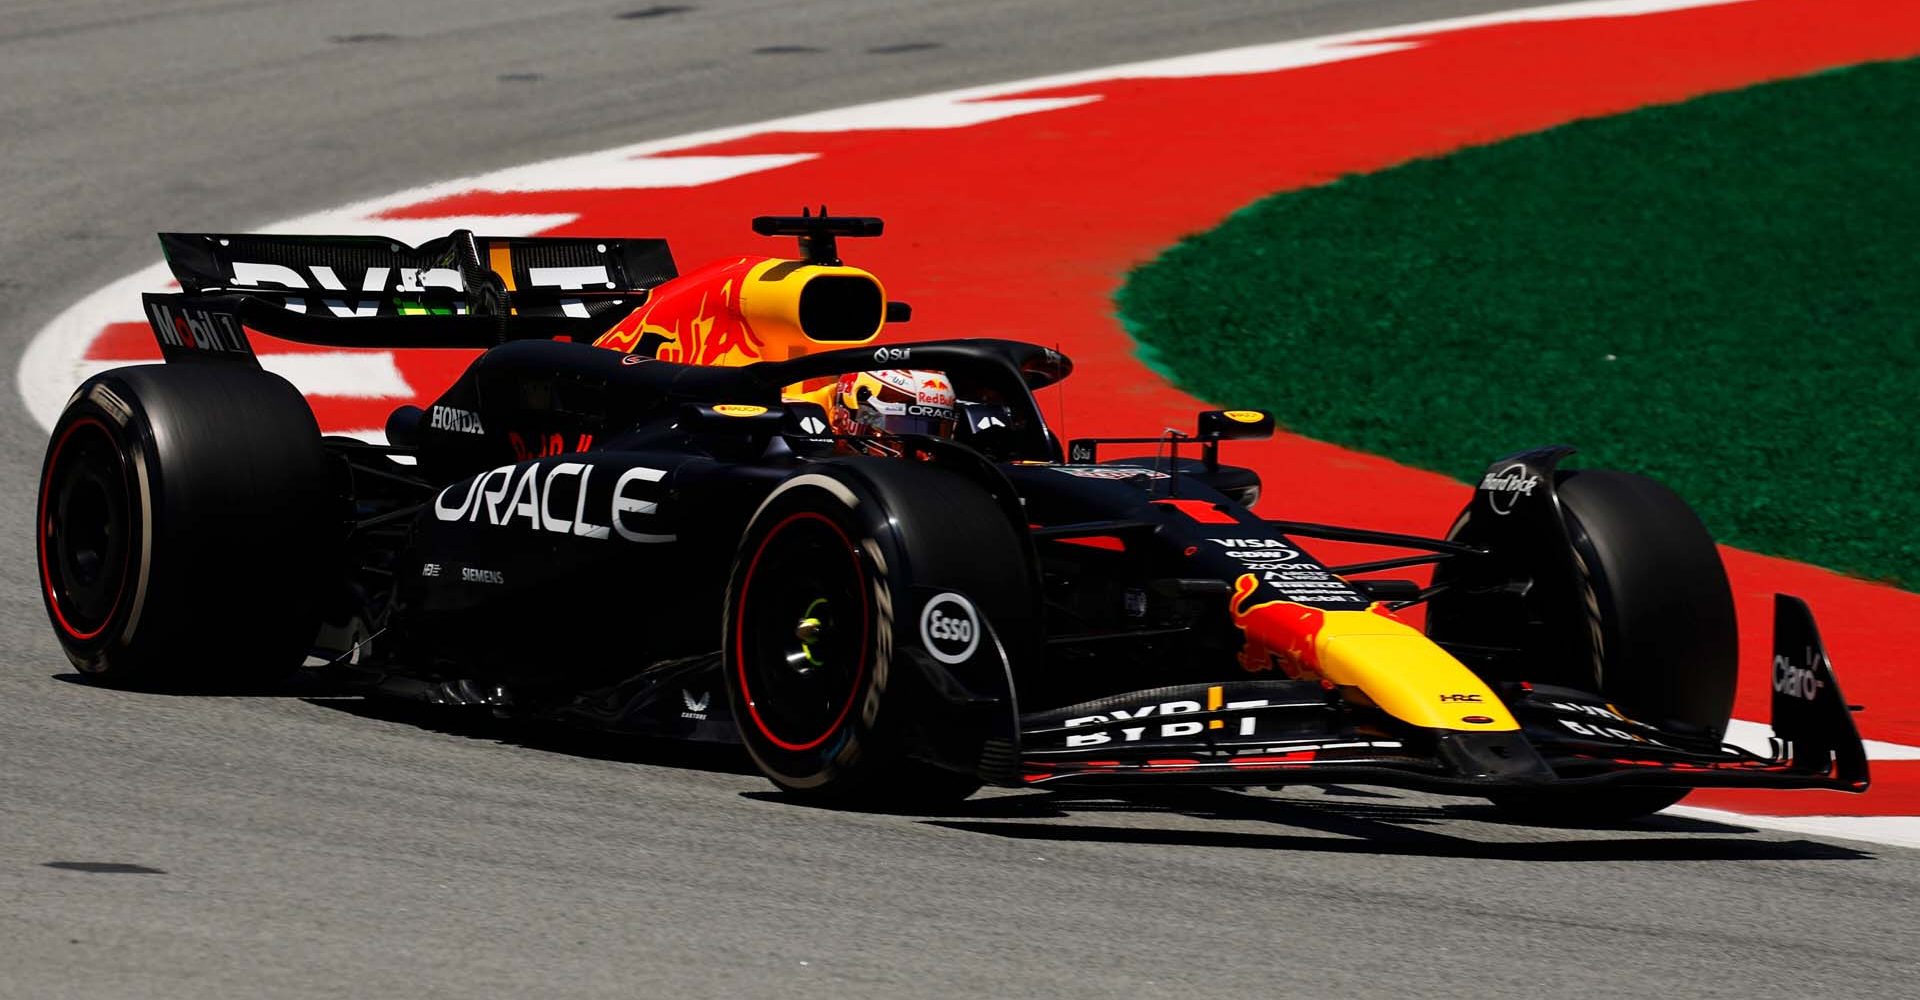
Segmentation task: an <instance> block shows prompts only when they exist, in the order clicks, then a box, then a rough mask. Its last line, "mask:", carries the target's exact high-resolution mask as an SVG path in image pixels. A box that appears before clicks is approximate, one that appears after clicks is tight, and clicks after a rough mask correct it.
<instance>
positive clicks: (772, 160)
mask: <svg viewBox="0 0 1920 1000" xmlns="http://www.w3.org/2000/svg"><path fill="white" fill-rule="evenodd" d="M814 156H815V154H813V153H780V154H770V155H764V156H663V157H657V158H651V159H650V158H648V157H644V156H634V155H631V154H625V155H623V154H622V153H621V152H620V151H618V150H614V151H609V152H601V153H586V154H583V155H580V156H570V157H567V158H566V159H564V160H549V161H547V162H545V163H537V164H534V165H532V166H526V167H508V168H507V169H505V170H496V171H494V172H493V173H490V174H481V175H480V176H478V177H473V178H469V179H467V180H465V181H462V182H460V184H459V185H458V189H457V190H449V191H448V192H447V193H448V194H463V193H465V192H468V191H506V192H525V191H607V190H615V189H619V188H671V187H697V186H699V185H701V184H713V183H717V182H719V181H726V180H732V179H733V178H735V177H744V176H746V175H747V174H757V173H760V172H761V171H764V170H778V169H779V168H781V167H790V166H792V165H794V164H796V163H805V162H806V161H808V160H811V159H813V158H814ZM441 235H443V236H444V235H446V234H445V233H442V234H441Z"/></svg>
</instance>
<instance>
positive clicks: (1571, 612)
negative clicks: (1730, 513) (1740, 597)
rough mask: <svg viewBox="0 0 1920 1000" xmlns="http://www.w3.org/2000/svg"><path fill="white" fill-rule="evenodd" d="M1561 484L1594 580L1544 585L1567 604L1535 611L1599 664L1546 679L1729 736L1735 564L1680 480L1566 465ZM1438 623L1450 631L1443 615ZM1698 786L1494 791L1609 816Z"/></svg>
mask: <svg viewBox="0 0 1920 1000" xmlns="http://www.w3.org/2000/svg"><path fill="white" fill-rule="evenodd" d="M1554 490H1555V493H1556V495H1557V496H1558V497H1559V500H1560V505H1561V510H1562V513H1563V515H1564V517H1565V521H1566V526H1567V536H1568V538H1569V540H1570V541H1571V543H1572V546H1573V552H1574V554H1575V556H1576V557H1577V558H1578V560H1579V563H1580V565H1581V566H1583V567H1584V572H1583V573H1582V577H1583V582H1584V586H1583V587H1577V588H1574V590H1573V591H1571V592H1565V591H1560V590H1555V589H1552V588H1542V589H1541V592H1542V593H1544V594H1548V595H1551V598H1550V599H1551V600H1553V601H1555V602H1557V603H1558V605H1560V606H1555V607H1538V606H1536V607H1533V608H1531V609H1530V611H1531V614H1530V617H1533V618H1534V619H1535V620H1539V621H1543V622H1547V623H1550V625H1551V628H1552V630H1553V631H1556V632H1559V633H1561V634H1562V635H1573V636H1576V637H1578V638H1579V639H1580V640H1581V641H1580V642H1579V643H1576V644H1575V646H1576V647H1577V648H1579V649H1581V650H1583V651H1584V652H1586V653H1589V654H1590V656H1589V657H1588V659H1587V663H1590V664H1591V666H1590V667H1587V666H1585V665H1582V666H1581V667H1580V670H1579V671H1578V672H1577V673H1576V675H1574V676H1567V677H1555V678H1546V679H1548V680H1551V681H1552V682H1554V683H1565V684H1568V685H1570V686H1574V687H1578V688H1581V689H1583V690H1590V691H1595V692H1597V693H1598V694H1601V695H1603V696H1604V697H1606V698H1607V700H1608V701H1610V702H1612V703H1613V704H1614V705H1616V706H1618V707H1619V708H1620V709H1621V710H1622V711H1623V712H1625V713H1626V714H1628V715H1630V716H1633V717H1635V718H1639V719H1643V720H1646V721H1648V722H1652V723H1654V724H1656V725H1660V726H1662V727H1666V728H1677V729H1680V730H1683V731H1687V732H1691V733H1694V734H1696V735H1698V736H1700V737H1702V738H1709V739H1718V738H1720V737H1721V736H1723V735H1724V734H1725V733H1726V730H1727V723H1728V720H1729V718H1730V717H1731V715H1732V711H1733V694H1734V685H1735V682H1736V680H1737V678H1738V669H1739V667H1738V653H1739V637H1738V632H1737V630H1736V628H1735V623H1734V610H1733V591H1732V588H1731V587H1730V586H1729V585H1728V583H1727V572H1726V568H1725V566H1724V565H1722V563H1721V561H1720V552H1719V549H1718V548H1717V547H1716V546H1715V545H1714V542H1713V538H1712V536H1711V535H1709V534H1708V533H1707V529H1706V527H1705V526H1704V525H1702V524H1701V523H1700V518H1699V517H1698V516H1697V515H1695V514H1694V512H1693V510H1692V509H1691V508H1690V507H1688V506H1687V504H1686V502H1685V501H1684V500H1682V499H1680V497H1679V496H1677V495H1675V494H1674V492H1673V491H1672V490H1669V489H1667V488H1666V487H1665V486H1663V485H1661V484H1660V483H1658V482H1656V481H1654V480H1652V479H1648V478H1646V477H1645V476H1637V475H1633V474H1630V473H1625V472H1615V471H1611V470H1604V469H1581V470H1572V471H1562V472H1557V473H1555V476H1554ZM1460 528H1461V525H1456V526H1455V533H1456V534H1458V533H1459V531H1460ZM1436 624H1437V626H1438V628H1439V629H1440V631H1442V632H1444V628H1445V626H1444V619H1443V618H1437V619H1436ZM1436 638H1444V635H1438V634H1437V635H1436ZM1568 659H1572V657H1568ZM1513 679H1525V678H1513ZM1533 679H1534V680H1536V681H1539V680H1542V679H1543V678H1540V677H1534V678H1533ZM1687 792H1688V789H1684V788H1582V789H1568V790H1562V791H1552V792H1545V793H1541V792H1529V793H1515V794H1507V795H1500V796H1495V797H1493V801H1494V803H1495V804H1496V805H1498V806H1500V807H1501V808H1502V809H1503V810H1505V811H1507V812H1508V813H1510V814H1512V815H1514V816H1515V817H1516V818H1521V819H1525V820H1528V821H1532V822H1551V823H1567V824H1576V823H1606V822H1617V821H1621V820H1626V819H1631V818H1634V817H1637V816H1644V815H1647V814H1649V813H1653V812H1658V811H1659V810H1661V809H1664V808H1666V807H1667V806H1670V805H1673V804H1674V803H1676V802H1678V801H1680V800H1681V799H1682V798H1684V797H1686V795H1687Z"/></svg>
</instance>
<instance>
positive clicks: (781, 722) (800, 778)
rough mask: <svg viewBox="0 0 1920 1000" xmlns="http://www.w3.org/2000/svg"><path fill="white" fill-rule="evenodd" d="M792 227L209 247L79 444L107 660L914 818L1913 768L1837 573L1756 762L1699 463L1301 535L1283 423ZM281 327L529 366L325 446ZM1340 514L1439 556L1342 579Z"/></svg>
mask: <svg viewBox="0 0 1920 1000" xmlns="http://www.w3.org/2000/svg"><path fill="white" fill-rule="evenodd" d="M754 228H755V230H756V231H757V232H759V233H761V234H763V235H789V236H797V237H799V240H800V253H799V255H798V256H797V257H795V258H793V259H784V258H779V257H767V256H743V257H733V258H727V259H725V260H722V261H720V262H717V263H715V264H712V265H709V266H707V267H704V268H701V269H698V270H695V271H692V272H690V273H687V274H677V273H676V271H675V268H674V265H673V261H672V257H671V255H670V254H669V252H668V250H667V247H666V245H665V244H664V243H663V242H660V241H657V240H616V239H605V240H595V239H570V238H569V239H558V238H538V239H519V238H515V239H494V238H487V237H480V236H475V235H473V234H472V233H470V232H465V231H462V232H456V233H454V234H452V235H451V236H449V237H447V238H444V239H441V240H435V241H433V242H431V243H429V244H427V245H425V246H421V247H417V248H416V247H408V246H405V245H404V244H400V243H398V242H397V241H392V240H385V239H370V238H358V237H284V236H248V235H201V234H165V235H163V236H162V241H163V244H164V247H165V249H166V252H167V257H168V259H169V262H170V263H171V265H172V268H173V271H174V273H175V275H176V276H177V277H178V278H179V280H180V284H181V287H182V291H180V292H178V293H169V294H151V295H148V296H147V297H146V309H147V313H148V316H149V318H150V320H151V322H152V326H153V329H154V332H155V335H156V337H157V339H158V340H159V343H160V347H161V351H162V354H163V357H164V359H165V363H163V364H158V365H148V366H138V367H129V368H120V369H115V370H112V371H108V372H105V373H102V374H100V375H96V376H94V377H93V378H91V379H88V380H87V381H86V382H85V383H84V384H82V385H81V386H80V387H79V388H78V389H77V390H76V391H75V392H74V394H73V396H72V398H71V400H70V402H69V403H68V405H67V407H66V410H65V411H64V413H63V415H62V416H61V418H60V420H59V422H58V424H57V425H56V426H55V428H54V430H53V433H52V439H51V443H50V445H49V447H48V450H47V455H46V460H45V464H44V466H43V471H42V476H41V485H40V494H39V497H40V499H39V508H38V515H37V522H36V523H37V532H36V533H37V541H38V549H37V551H38V558H39V571H40V576H41V579H42V582H43V585H44V586H43V590H44V596H45V601H46V607H47V612H48V616H49V619H50V620H51V622H52V625H53V628H54V631H55V633H56V635H57V636H58V638H59V641H60V643H61V645H62V646H63V647H64V648H65V651H66V653H67V655H68V656H69V657H70V658H71V660H72V661H73V662H74V663H75V664H76V665H77V666H78V667H79V669H80V670H81V671H83V672H84V673H85V674H86V675H87V676H88V677H90V678H93V679H95V680H97V681H100V682H104V683H112V684H128V685H183V684H193V685H217V684H220V683H230V682H235V681H239V680H251V679H257V678H259V677H263V676H273V675H276V674H279V673H281V672H285V671H289V670H292V669H294V668H296V667H298V666H300V665H301V664H302V663H305V664H307V665H309V666H323V667H324V668H325V669H328V670H332V671H338V672H339V673H341V674H342V675H345V676H347V677H351V678H353V679H355V680H357V681H359V682H362V683H364V684H366V685H368V686H370V687H371V688H373V689H375V690H377V691H380V692H385V693H388V694H394V695H400V696H405V697H410V698H416V699H422V700H426V701H430V702H438V703H447V704H454V705H474V706H484V707H485V708H488V709H490V710H493V711H495V712H498V713H504V714H511V715H516V716H522V717H528V718H536V719H547V720H565V721H569V722H574V723H580V724H584V725H589V726H595V727H601V728H604V729H608V730H612V731H616V732H622V733H635V734H647V735H651V736H664V737H673V738H683V739H688V740H703V741H728V742H731V741H738V742H740V743H742V744H744V745H745V748H746V750H747V751H748V753H749V754H750V755H751V756H752V759H753V760H754V762H755V763H756V764H757V765H758V767H759V768H760V769H761V770H762V771H763V772H764V773H765V774H766V776H767V777H768V778H770V779H771V780H772V781H773V782H774V783H775V784H777V785H778V786H779V787H781V788H782V789H785V790H787V791H788V792H791V793H793V794H795V795H800V796H810V797H815V798H820V799H827V800H833V801H837V802H843V803H849V804H858V805H865V806H877V807H901V806H914V805H919V804H927V803H931V802H937V801H939V800H950V799H955V798H959V797H964V796H966V795H968V794H970V793H971V792H973V791H974V790H975V789H977V788H978V787H980V786H981V785H982V784H983V783H984V784H994V785H1003V786H1014V787H1021V786H1048V787H1053V786H1088V785H1113V786H1122V785H1151V784H1160V783H1180V782H1186V783H1199V784H1206V785H1261V786H1271V785H1282V784H1288V783H1299V782H1314V783H1325V782H1335V781H1338V782H1354V783H1370V784H1380V785H1394V786H1404V787H1413V788H1423V789H1433V790H1439V791H1445V792H1453V793H1463V794H1471V795H1482V796H1486V797H1488V798H1490V799H1492V800H1494V801H1495V802H1496V803H1500V804H1502V805H1503V806H1506V807H1508V808H1510V809H1513V810H1515V811H1518V812H1521V813H1525V814H1530V815H1535V816H1546V817H1551V818H1555V819H1558V820H1562V821H1580V820H1602V819H1612V818H1619V817H1626V816H1632V815H1638V814H1643V813H1646V812H1651V811H1653V810H1656V809H1659V808H1662V807H1664V806H1666V805H1668V804H1671V803H1672V802H1674V801H1676V800H1678V799H1679V798H1680V797H1681V796H1683V795H1685V794H1686V792H1687V791H1688V790H1689V789H1691V788H1696V787H1702V786H1751V787H1773V788H1830V789H1842V790H1848V791H1862V790H1864V789H1865V788H1866V787H1867V764H1866V760H1865V755H1864V753H1863V751H1862V747H1861V742H1860V738H1859V736H1858V734H1857V732H1856V731H1855V728H1854V725H1853V722H1852V719H1851V716H1850V714H1849V713H1850V707H1849V706H1848V705H1847V703H1846V701H1845V699H1844V698H1843V697H1842V695H1841V692H1840V688H1839V685H1838V683H1837V682H1836V680H1835V678H1834V673H1833V668H1832V666H1831V664H1830V663H1829V662H1828V660H1827V657H1826V655H1825V654H1824V652H1823V651H1822V649H1821V646H1820V641H1819V639H1818V637H1817V635H1816V632H1815V629H1814V625H1813V621H1812V619H1811V617H1810V615H1809V613H1808V611H1807V609H1806V607H1805V606H1804V605H1803V604H1802V603H1800V602H1799V601H1797V600H1795V599H1793V598H1791V597H1786V596H1782V597H1779V598H1778V599H1777V602H1776V609H1775V612H1776V620H1775V626H1774V628H1775V641H1774V646H1775V649H1774V664H1775V666H1774V692H1773V729H1774V736H1775V741H1774V744H1773V752H1772V753H1770V754H1766V755H1760V754H1756V753H1753V752H1749V751H1747V750H1744V749H1740V748H1737V747H1733V746H1729V745H1727V744H1726V743H1724V742H1723V739H1722V737H1723V735H1724V734H1725V731H1726V728H1727V724H1728V717H1729V712H1730V710H1731V706H1732V702H1733V693H1734V682H1735V628H1734V618H1733V604H1732V600H1731V596H1730V593H1729V589H1728V585H1727V580H1726V576H1725V573H1724V571H1723V569H1722V567H1721V564H1720V560H1719V557H1718V554H1717V552H1716V550H1715V548H1714V545H1713V542H1712V540H1711V539H1710V538H1709V537H1708V535H1707V533H1706V531H1705V530H1704V529H1703V528H1702V526H1701V524H1700V522H1699V521H1698V519H1697V518H1696V517H1695V516H1694V515H1693V514H1692V512H1691V511H1690V510H1689V509H1688V508H1687V506H1686V505H1685V504H1684V503H1683V502H1682V501H1681V500H1680V499H1679V498H1677V497H1676V496H1674V494H1672V493H1671V492H1669V491H1668V490H1666V489H1665V488H1663V487H1661V486H1660V485H1659V484H1657V483H1655V482H1653V481H1651V480H1648V479H1645V478H1642V477H1639V476H1634V475H1628V474H1625V473H1620V472H1611V471H1605V470H1592V469H1579V470H1569V469H1564V468H1560V467H1559V463H1560V462H1561V460H1562V459H1563V458H1564V457H1565V456H1566V455H1567V454H1569V452H1570V451H1571V449H1568V448H1564V447H1550V448H1541V449H1536V450H1531V451H1524V452H1520V453H1518V454H1515V455H1511V456H1508V457H1506V458H1503V459H1501V460H1499V461H1497V462H1495V463H1494V464H1493V465H1492V466H1491V467H1490V468H1489V470H1488V472H1487V474H1486V476H1485V477H1484V478H1483V479H1482V480H1481V481H1480V483H1479V486H1478V489H1477V490H1476V491H1475V492H1474V494H1473V497H1472V500H1471V502H1470V503H1469V504H1468V505H1467V507H1466V509H1465V510H1463V511H1461V512H1460V513H1459V516H1458V518H1457V520H1456V521H1455V523H1454V526H1453V529H1452V530H1451V531H1450V532H1449V533H1448V535H1447V536H1446V537H1444V538H1424V537H1414V536H1408V535H1400V534H1392V533H1385V532H1378V531H1368V530H1363V529H1358V528H1351V527H1338V526H1332V525H1325V524H1313V523H1302V522H1296V521H1287V520H1276V519H1274V518H1272V517H1268V516H1265V515H1264V514H1260V513H1255V512H1254V509H1253V507H1254V504H1255V501H1256V499H1259V498H1260V495H1261V492H1262V484H1261V483H1260V481H1259V479H1258V477H1257V476H1255V475H1254V474H1253V473H1252V472H1251V471H1250V470H1248V469H1244V468H1238V467H1235V466H1232V465H1229V464H1226V463H1225V462H1223V461H1222V454H1221V453H1222V450H1223V445H1225V444H1227V443H1229V442H1234V441H1242V440H1257V439H1261V438H1265V437H1268V436H1270V435H1271V434H1272V433H1273V428H1274V423H1273V420H1272V419H1271V417H1269V416H1268V415H1267V414H1265V413H1262V412H1258V411H1245V410H1226V411H1209V412H1205V413H1201V414H1200V415H1199V417H1198V421H1197V426H1196V427H1195V429H1194V430H1193V431H1192V432H1191V433H1174V432H1169V433H1167V434H1164V435H1160V436H1157V437H1148V438H1132V439H1126V438H1122V439H1104V440H1095V439H1088V440H1076V441H1070V442H1063V441H1061V440H1059V439H1058V438H1056V436H1055V435H1054V433H1053V431H1051V430H1050V429H1049V427H1048V425H1047V423H1046V422H1045V421H1044V420H1043V419H1042V417H1041V412H1040V409H1039V407H1038V406H1037V405H1036V403H1035V399H1034V392H1035V390H1037V389H1040V388H1043V387H1045V386H1048V385H1050V384H1052V383H1055V382H1057V381H1058V380H1060V379H1062V378H1065V377H1066V376H1067V375H1068V374H1069V372H1070V371H1071V369H1072V365H1071V363H1070V362H1069V361H1068V359H1067V358H1065V357H1063V356H1062V355H1060V354H1059V353H1057V352H1055V351H1053V350H1050V349H1047V348H1044V347H1037V346H1033V345H1030V344H1023V343H1015V342H1011V341H1003V340H987V339H969V340H947V341H932V342H917V343H902V344H899V345H897V346H893V345H882V346H876V338H877V337H878V336H879V334H880V333H881V331H882V329H883V327H885V326H886V325H888V324H889V323H897V322H901V321H903V320H905V319H907V318H908V315H909V310H908V309H907V308H906V307H905V305H904V304H902V303H897V302H890V301H888V300H887V298H886V295H885V292H884V289H883V288H882V286H881V284H880V282H879V281H878V279H876V278H875V277H874V276H873V275H871V274H869V273H867V272H866V271H863V270H861V269H858V268H855V267H849V266H846V265H844V264H842V263H841V261H840V259H839V252H838V244H837V241H838V240H839V239H841V238H846V237H854V236H872V235H878V234H879V233H880V231H881V223H880V220H878V219H872V218H848V217H829V216H826V215H825V213H824V212H823V213H822V214H821V215H818V216H809V215H802V216H798V217H763V218H760V219H756V220H755V222H754ZM356 289H357V290H356ZM255 335H267V336H272V337H277V338H282V339H286V340H291V341H298V342H302V343H307V344H318V345H327V346H331V347H336V348H360V347H364V348H375V347H378V348H387V349H392V348H466V349H475V348H478V349H483V350H482V352H481V353H479V354H478V355H477V357H475V358H474V359H473V360H472V362H471V363H470V364H469V365H467V367H466V368H465V370H464V372H462V373H461V374H460V375H459V376H458V378H457V379H455V380H454V381H453V382H452V384H451V385H449V386H448V387H447V388H446V390H445V391H444V392H442V393H441V394H440V395H439V396H438V398H436V399H434V400H433V401H432V402H431V403H430V404H429V405H427V406H424V407H414V406H406V407H401V408H400V409H399V410H397V411H396V412H394V413H393V415H392V417H391V418H390V420H389V421H388V425H387V429H386V430H387V441H386V443H384V444H372V443H368V442H365V441H361V440H356V439H350V438H342V437H330V436H325V435H322V434H321V433H320V432H319V430H318V429H317V426H316V423H315V419H314V416H313V414H312V412H311V410H310V409H309V407H308V406H307V404H306V402H305V401H304V400H303V399H302V398H301V396H300V394H299V393H298V392H297V391H296V390H295V389H294V388H293V387H292V386H291V385H290V384H288V383H287V382H286V381H284V380H283V379H281V378H279V377H278V376H276V375H273V374H271V373H269V372H267V371H265V370H263V369H262V368H261V366H260V364H259V362H258V361H257V359H256V358H255V355H254V353H253V351H252V348H251V344H250V340H249V338H250V337H252V336H255ZM1127 452H1131V453H1132V454H1127ZM1142 456H1144V457H1142ZM1276 485H1278V486H1279V487H1280V488H1279V489H1277V490H1268V491H1267V495H1266V498H1265V504H1264V506H1266V507H1269V508H1279V509H1282V510H1284V507H1285V504H1286V495H1285V492H1284V488H1285V487H1284V484H1276ZM1320 540H1336V541H1345V542H1363V543H1371V544H1374V545H1379V546H1389V547H1397V548H1399V549H1402V550H1405V552H1406V553H1408V554H1401V555H1394V556H1382V557H1381V558H1377V559H1373V560H1370V561H1366V562H1359V563H1349V564H1345V565H1336V564H1329V563H1328V562H1327V561H1325V560H1322V559H1320V558H1316V556H1315V555H1314V552H1313V550H1314V545H1315V543H1316V542H1317V541H1320ZM1406 571H1413V572H1414V573H1416V574H1424V573H1427V572H1430V573H1431V576H1430V578H1423V579H1422V580H1419V581H1415V580H1408V579H1400V578H1396V577H1394V576H1393V575H1392V574H1394V573H1395V572H1401V573H1403V575H1404V573H1405V572H1406ZM1383 574H1384V575H1383ZM1420 604H1424V605H1425V606H1426V621H1425V626H1424V628H1416V627H1414V626H1413V625H1411V624H1409V623H1408V622H1407V621H1406V620H1403V615H1402V613H1403V612H1404V611H1405V610H1406V609H1408V608H1410V607H1413V606H1415V605H1420Z"/></svg>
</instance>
